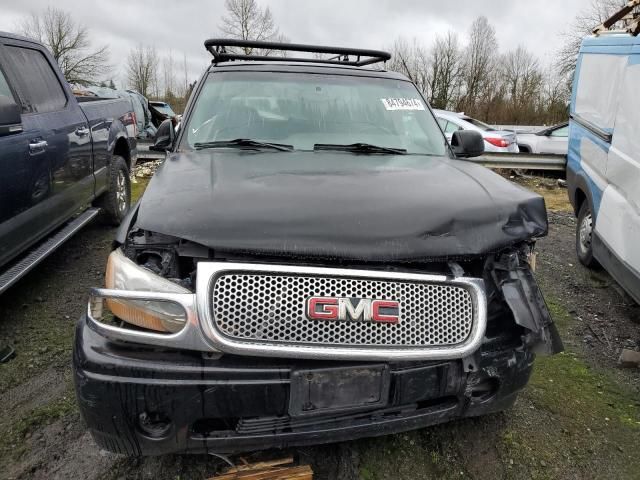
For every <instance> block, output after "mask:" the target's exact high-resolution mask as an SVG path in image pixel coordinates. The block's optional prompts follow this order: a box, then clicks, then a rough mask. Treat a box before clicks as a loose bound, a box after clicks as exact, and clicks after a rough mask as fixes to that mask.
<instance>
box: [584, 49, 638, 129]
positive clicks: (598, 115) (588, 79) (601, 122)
mask: <svg viewBox="0 0 640 480" xmlns="http://www.w3.org/2000/svg"><path fill="white" fill-rule="evenodd" d="M627 60H628V57H627V56H625V55H601V54H584V55H583V56H582V59H581V61H580V77H579V78H578V84H577V92H576V100H575V107H574V109H575V110H574V113H575V114H576V115H578V116H579V117H580V118H582V119H584V120H586V121H588V122H590V123H592V124H593V125H595V126H596V127H598V128H601V129H603V130H607V131H611V130H612V129H613V126H614V125H615V119H616V110H617V107H618V95H619V92H620V87H621V84H622V79H623V75H624V69H625V66H626V65H627Z"/></svg>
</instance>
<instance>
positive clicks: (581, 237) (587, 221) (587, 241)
mask: <svg viewBox="0 0 640 480" xmlns="http://www.w3.org/2000/svg"><path fill="white" fill-rule="evenodd" d="M593 227H594V220H593V213H592V212H591V206H590V205H589V201H588V200H585V201H584V202H582V205H581V206H580V210H579V211H578V225H577V226H576V254H577V256H578V260H580V263H582V264H583V265H584V266H585V267H587V268H591V269H597V268H598V267H600V264H599V263H598V261H597V260H596V259H595V258H594V257H593Z"/></svg>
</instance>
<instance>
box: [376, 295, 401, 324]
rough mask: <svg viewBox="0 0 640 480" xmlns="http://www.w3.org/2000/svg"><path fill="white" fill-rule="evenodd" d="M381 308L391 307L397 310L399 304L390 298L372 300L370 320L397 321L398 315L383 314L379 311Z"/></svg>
mask: <svg viewBox="0 0 640 480" xmlns="http://www.w3.org/2000/svg"><path fill="white" fill-rule="evenodd" d="M381 308H392V309H395V310H396V311H398V312H399V309H400V304H399V303H398V302H396V301H393V300H390V301H387V300H374V301H373V302H372V303H371V320H373V321H374V322H382V323H398V320H399V315H398V314H396V315H383V314H382V313H380V309H381Z"/></svg>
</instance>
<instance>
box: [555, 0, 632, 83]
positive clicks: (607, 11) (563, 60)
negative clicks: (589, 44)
mask: <svg viewBox="0 0 640 480" xmlns="http://www.w3.org/2000/svg"><path fill="white" fill-rule="evenodd" d="M626 3H627V0H591V4H590V5H588V6H587V7H586V8H585V9H584V10H583V11H582V12H580V13H579V14H578V15H577V16H576V18H575V20H574V21H573V24H572V26H571V27H570V29H569V31H567V32H565V33H564V34H563V37H564V45H563V46H562V48H561V49H560V51H559V52H558V59H557V61H556V67H557V68H558V71H559V72H560V74H561V75H565V76H566V77H568V78H569V79H570V78H571V77H572V76H573V71H574V70H575V68H576V59H577V58H578V51H579V50H580V44H581V43H582V40H583V39H584V37H585V36H587V35H589V34H591V32H592V31H593V29H594V28H596V27H597V26H598V25H600V24H601V23H602V22H604V21H605V20H606V19H607V18H609V17H610V16H611V14H613V13H614V12H615V11H616V10H619V9H620V8H622V7H623V6H624V5H625V4H626Z"/></svg>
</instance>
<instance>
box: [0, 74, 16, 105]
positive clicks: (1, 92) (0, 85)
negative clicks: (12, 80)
mask: <svg viewBox="0 0 640 480" xmlns="http://www.w3.org/2000/svg"><path fill="white" fill-rule="evenodd" d="M0 96H4V97H9V98H13V94H12V93H11V89H10V88H9V84H8V83H7V79H6V78H5V76H4V73H2V69H0Z"/></svg>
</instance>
